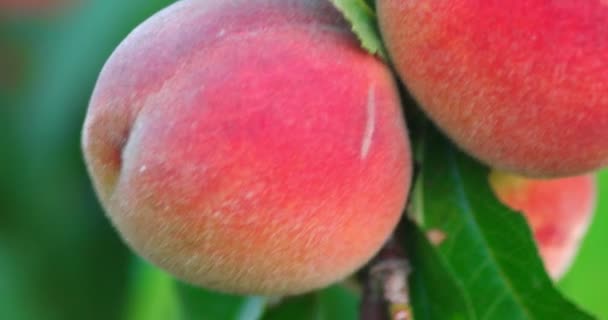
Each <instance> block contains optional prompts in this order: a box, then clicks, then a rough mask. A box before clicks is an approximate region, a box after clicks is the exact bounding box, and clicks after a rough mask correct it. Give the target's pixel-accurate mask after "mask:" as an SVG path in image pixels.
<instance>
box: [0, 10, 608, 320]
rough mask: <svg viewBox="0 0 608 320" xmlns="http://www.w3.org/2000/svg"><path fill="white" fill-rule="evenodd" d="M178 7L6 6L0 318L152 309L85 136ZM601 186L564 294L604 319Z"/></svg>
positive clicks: (607, 198)
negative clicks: (103, 88) (103, 93)
mask: <svg viewBox="0 0 608 320" xmlns="http://www.w3.org/2000/svg"><path fill="white" fill-rule="evenodd" d="M171 2H173V1H170V0H128V1H125V0H65V1H61V0H55V1H53V0H48V1H45V0H31V1H21V0H0V319H7V320H30V319H31V320H71V319H91V320H95V319H103V320H111V319H126V318H128V317H129V315H130V314H132V312H133V310H134V308H143V309H146V307H145V305H146V304H151V303H156V302H154V301H150V300H146V299H143V300H142V299H141V297H139V298H137V297H136V298H134V294H133V292H134V291H137V290H138V289H137V288H136V289H134V287H137V286H136V285H134V282H135V281H139V282H137V285H138V286H141V281H144V282H145V281H148V280H146V279H147V278H146V277H145V275H142V274H141V270H142V269H141V268H139V269H138V268H136V267H134V266H135V265H137V263H134V261H135V259H134V258H133V257H132V256H131V254H130V252H129V251H128V250H127V248H126V247H125V246H124V245H123V244H122V243H121V241H120V240H119V239H118V237H117V235H116V233H115V232H114V231H113V230H112V228H111V226H110V225H109V223H108V221H107V220H106V219H105V217H104V215H103V212H102V210H101V208H100V206H99V204H98V202H97V200H96V198H95V195H94V193H93V190H92V189H91V185H90V182H89V179H88V177H87V174H86V170H85V167H84V164H83V161H82V157H81V152H80V130H81V125H82V121H83V119H84V115H85V112H86V107H87V103H88V99H89V97H90V95H91V91H92V89H93V86H94V83H95V80H96V77H97V75H98V73H99V71H100V69H101V67H102V66H103V63H104V61H105V60H106V59H107V58H108V56H109V55H110V54H111V52H112V50H113V49H114V48H115V47H116V46H117V45H118V43H119V42H120V41H121V39H123V38H124V37H125V36H126V35H127V34H128V32H129V31H130V30H131V29H133V27H135V26H136V25H137V24H139V23H140V22H141V21H143V20H144V19H145V18H147V17H148V16H150V15H152V14H153V13H154V12H156V11H158V10H159V9H160V8H162V7H164V6H166V5H168V4H170V3H171ZM45 3H47V4H45ZM19 7H21V8H19ZM607 138H608V137H607ZM598 181H599V182H600V192H599V197H598V198H599V204H598V208H597V214H596V217H595V220H594V222H593V225H592V226H591V229H590V232H589V234H588V236H587V237H586V239H585V242H584V244H583V246H582V249H581V252H580V254H579V256H578V259H577V260H576V262H575V264H574V267H573V268H572V269H571V271H570V273H568V275H567V276H566V277H565V278H564V279H563V280H562V281H561V282H560V283H559V287H560V289H561V290H562V291H563V292H564V293H565V294H566V295H567V296H569V297H570V298H571V299H573V300H574V301H576V302H577V303H578V304H579V305H580V306H582V307H583V308H585V309H586V310H589V311H590V312H592V313H593V314H595V315H596V316H598V317H599V318H600V319H608V303H606V299H607V297H608V293H605V290H606V288H608V271H606V270H608V172H603V173H600V174H599V180H598ZM138 270H139V271H138ZM142 277H143V278H142ZM142 279H144V280H142ZM149 281H159V278H158V277H150V280H149ZM161 281H164V280H161ZM144 285H145V283H144ZM150 285H151V286H154V283H151V284H150ZM161 285H164V284H161ZM157 299H160V300H159V301H164V300H163V299H164V298H163V297H162V295H161V296H157ZM167 299H168V298H167ZM142 304H143V307H142ZM131 318H132V317H131ZM142 319H146V317H142Z"/></svg>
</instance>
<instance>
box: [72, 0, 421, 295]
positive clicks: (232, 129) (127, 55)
mask: <svg viewBox="0 0 608 320" xmlns="http://www.w3.org/2000/svg"><path fill="white" fill-rule="evenodd" d="M83 149H84V154H85V158H86V163H87V165H88V169H89V171H90V174H91V176H92V178H93V182H94V186H95V188H96V190H97V193H98V195H99V198H100V199H101V202H102V203H103V205H104V207H105V209H106V211H107V214H108V215H109V217H110V218H111V220H112V222H113V223H114V225H115V226H116V228H117V229H118V230H119V232H120V234H121V235H122V237H123V238H124V239H125V240H126V242H127V243H128V244H129V245H130V246H131V247H132V248H133V249H134V250H135V251H137V252H138V253H139V254H140V255H142V256H143V257H145V258H146V259H148V260H149V261H151V262H153V263H154V264H156V265H158V266H160V267H162V268H164V269H166V270H167V271H169V272H171V273H172V274H174V275H175V276H177V277H178V278H180V279H183V280H185V281H187V282H190V283H193V284H196V285H200V286H204V287H207V288H211V289H214V290H219V291H224V292H231V293H240V294H272V295H283V294H297V293H302V292H306V291H310V290H313V289H316V288H320V287H324V286H327V285H329V284H331V283H333V282H336V281H339V280H341V279H342V278H344V277H346V276H348V275H350V274H351V273H352V272H354V271H355V270H356V269H358V268H359V267H361V266H362V265H363V264H364V263H366V262H367V261H368V260H369V259H370V258H371V257H372V256H373V255H374V254H375V252H376V251H377V250H379V248H380V247H381V246H382V244H383V243H384V242H385V240H386V239H387V238H388V237H389V235H390V234H391V232H392V230H393V229H394V227H395V226H396V224H397V222H398V220H399V218H400V215H401V212H402V210H403V209H404V206H405V201H406V197H407V194H408V190H409V184H410V178H411V159H410V149H409V141H408V137H407V130H406V127H405V123H404V119H403V115H402V112H401V109H400V102H399V97H398V92H397V89H396V86H395V84H394V80H393V78H392V75H391V73H390V71H389V69H388V68H387V67H386V66H385V65H384V64H382V63H381V62H380V61H379V60H377V59H376V58H374V57H373V56H370V55H368V54H366V53H365V52H364V51H363V50H361V49H360V47H359V44H358V41H357V40H356V38H355V37H354V36H353V35H352V34H351V33H350V32H349V27H348V25H347V23H346V22H345V21H343V20H342V18H341V16H340V14H339V13H338V12H337V11H335V10H334V9H333V7H331V5H330V4H329V2H327V1H322V0H318V1H317V0H315V1H309V0H299V1H293V0H292V1H286V0H237V1H235V0H233V1H224V0H212V1H198V0H184V1H179V2H177V3H175V4H174V5H172V6H170V7H168V8H167V9H165V10H163V11H161V12H160V13H158V14H156V15H155V16H153V17H152V18H150V19H149V20H147V21H146V22H144V23H143V24H142V25H141V26H139V27H138V28H137V29H136V30H135V31H133V33H132V34H131V35H129V36H128V38H127V39H126V40H124V42H123V43H122V44H121V45H120V46H119V47H118V49H117V50H116V51H115V52H114V54H113V55H112V56H111V58H110V59H109V61H108V62H107V64H106V65H105V67H104V68H103V71H102V73H101V75H100V77H99V80H98V83H97V86H96V88H95V91H94V94H93V97H92V100H91V103H90V107H89V110H88V115H87V117H86V121H85V125H84V134H83Z"/></svg>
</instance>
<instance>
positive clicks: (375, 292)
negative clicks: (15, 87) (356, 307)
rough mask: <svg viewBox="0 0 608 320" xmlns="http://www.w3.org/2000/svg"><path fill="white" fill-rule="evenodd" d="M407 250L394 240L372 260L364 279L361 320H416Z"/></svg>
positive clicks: (390, 240)
mask: <svg viewBox="0 0 608 320" xmlns="http://www.w3.org/2000/svg"><path fill="white" fill-rule="evenodd" d="M409 273H410V266H409V263H408V261H407V258H406V255H405V251H404V250H403V248H401V247H400V246H399V245H398V243H397V242H396V241H395V240H394V239H389V241H388V242H387V243H386V244H385V246H384V247H383V248H382V250H381V251H380V253H378V255H377V256H376V257H375V258H374V259H373V260H372V262H371V263H370V264H369V266H368V268H367V269H366V271H365V275H364V277H363V282H364V291H363V298H362V300H361V310H360V312H361V313H360V319H361V320H387V319H390V320H413V316H412V312H411V306H410V299H409V291H408V282H407V279H408V276H409Z"/></svg>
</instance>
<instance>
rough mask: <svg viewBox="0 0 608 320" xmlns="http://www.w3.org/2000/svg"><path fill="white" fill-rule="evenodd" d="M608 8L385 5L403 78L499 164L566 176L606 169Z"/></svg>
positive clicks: (444, 121) (432, 112)
mask: <svg viewBox="0 0 608 320" xmlns="http://www.w3.org/2000/svg"><path fill="white" fill-rule="evenodd" d="M607 3H608V2H606V1H600V0H561V1H548V0H527V1H505V0H483V1H479V0H452V1H419V0H418V1H416V0H379V1H378V3H377V6H378V14H379V22H380V27H381V31H382V35H383V37H384V39H385V40H386V45H387V47H388V51H389V53H390V56H391V57H392V59H393V62H394V64H395V66H396V69H397V70H398V73H399V75H400V77H401V79H402V80H403V82H404V83H405V85H406V86H407V88H408V89H409V91H410V92H411V93H412V95H413V96H414V98H415V99H416V100H417V101H418V102H419V103H420V105H421V107H422V108H423V109H424V110H425V112H426V113H427V114H428V116H429V117H430V118H431V119H432V120H433V121H434V122H435V123H436V124H437V125H438V127H440V128H441V129H442V130H443V131H444V132H445V133H446V134H447V135H448V136H449V137H450V138H452V139H453V140H454V141H455V142H456V143H457V144H458V145H460V146H461V147H462V148H463V149H464V150H466V151H467V152H469V153H471V154H472V155H473V156H475V157H476V158H478V159H480V160H482V161H483V162H485V163H487V164H488V165H490V166H491V167H494V168H498V169H500V170H504V171H507V172H515V173H518V174H522V175H524V176H532V177H561V176H570V175H575V174H581V173H584V172H588V171H592V170H594V169H597V168H599V167H602V166H605V165H607V164H608V139H607V137H608V94H607V92H608V28H606V21H608V5H607Z"/></svg>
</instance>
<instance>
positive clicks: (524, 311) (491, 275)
mask: <svg viewBox="0 0 608 320" xmlns="http://www.w3.org/2000/svg"><path fill="white" fill-rule="evenodd" d="M420 146H421V147H420V149H421V150H422V155H421V156H420V159H422V163H423V166H422V171H421V175H420V177H419V180H418V183H420V185H418V186H417V189H416V190H417V191H416V192H415V198H416V200H415V201H417V202H419V203H417V204H416V205H415V206H414V208H415V210H416V211H417V212H415V216H416V217H417V220H418V221H417V222H418V224H419V225H420V226H421V227H422V229H423V231H425V232H427V233H428V232H432V233H434V234H435V235H442V237H436V238H439V240H440V241H439V243H438V244H437V245H436V246H434V247H432V248H435V251H436V254H438V255H439V256H440V257H441V259H442V260H443V261H445V263H446V264H447V268H448V269H449V270H450V272H451V273H452V274H453V275H454V276H455V278H456V279H458V282H459V284H460V287H461V288H463V289H464V291H465V293H466V295H467V296H468V301H472V303H470V304H468V305H467V308H469V309H470V310H469V312H470V314H471V315H472V316H471V317H470V319H480V320H485V319H492V320H501V319H505V320H506V319H508V320H517V319H538V320H545V319H568V320H578V319H581V320H583V319H592V317H590V316H589V315H587V314H585V313H584V312H582V311H581V310H579V309H578V308H577V307H576V306H575V305H573V304H572V303H570V302H569V301H567V300H566V299H565V298H564V297H563V296H562V295H561V294H560V293H559V292H558V291H557V290H556V288H555V286H554V285H553V283H552V281H551V280H550V278H549V277H548V276H547V274H546V273H545V271H544V268H543V265H542V261H541V259H540V257H539V255H538V253H537V251H536V249H535V244H534V240H533V236H532V233H531V231H530V230H529V228H528V226H527V224H526V221H525V219H524V217H523V216H522V215H521V214H518V213H516V212H514V211H511V210H509V209H508V208H506V207H505V206H503V205H502V204H501V203H500V202H499V201H498V200H497V199H496V197H495V196H494V194H493V192H492V190H491V189H490V187H489V184H488V179H487V178H488V177H487V176H488V172H489V171H488V169H487V168H485V167H483V166H482V165H480V164H479V163H477V162H476V161H474V160H473V159H471V158H469V157H468V156H466V155H465V154H463V153H462V152H460V151H458V150H457V149H456V148H455V147H454V146H453V145H452V144H451V143H450V142H448V141H447V140H446V139H445V138H444V137H443V136H442V135H441V134H440V133H438V132H437V130H436V129H434V128H432V127H431V126H430V125H429V126H428V127H427V129H426V130H425V132H424V133H423V135H422V142H421V144H420ZM420 202H421V203H420ZM441 238H443V239H441ZM414 267H416V268H418V267H421V266H417V265H415V266H414ZM438 303H439V302H438Z"/></svg>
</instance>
